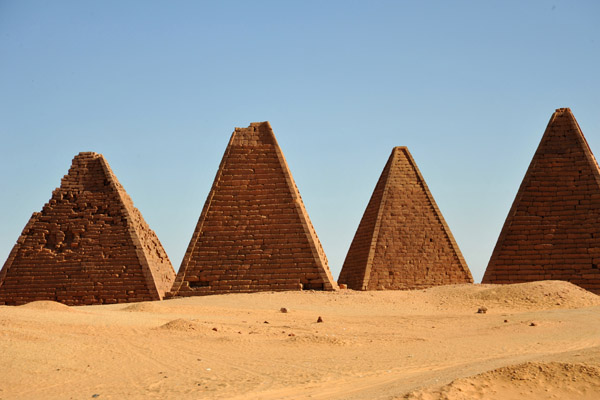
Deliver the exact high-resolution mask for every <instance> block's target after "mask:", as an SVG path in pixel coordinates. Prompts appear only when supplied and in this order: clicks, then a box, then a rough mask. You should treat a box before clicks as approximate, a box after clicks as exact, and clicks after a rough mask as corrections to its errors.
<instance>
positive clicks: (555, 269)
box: [483, 108, 600, 294]
mask: <svg viewBox="0 0 600 400" xmlns="http://www.w3.org/2000/svg"><path fill="white" fill-rule="evenodd" d="M544 279H557V280H565V281H569V282H572V283H574V284H576V285H579V286H581V287H583V288H585V289H588V290H590V291H592V292H595V293H598V294H600V171H599V169H598V163H597V162H596V159H595V158H594V155H593V154H592V151H591V150H590V147H589V145H588V143H587V141H586V140H585V137H584V136H583V133H582V132H581V129H580V128H579V124H578V123H577V121H576V120H575V117H574V116H573V113H571V110H570V109H568V108H559V109H558V110H556V112H555V113H554V114H553V115H552V118H550V122H549V123H548V126H547V127H546V131H545V132H544V136H543V137H542V140H541V142H540V144H539V146H538V148H537V150H536V152H535V154H534V156H533V159H532V161H531V164H530V165H529V169H528V170H527V173H526V174H525V178H523V182H522V183H521V187H520V188H519V191H518V193H517V196H516V198H515V200H514V202H513V205H512V207H511V209H510V212H509V213H508V216H507V218H506V222H505V223H504V227H503V228H502V231H501V233H500V237H499V238H498V242H497V243H496V247H495V248H494V252H493V253H492V257H491V258H490V262H489V264H488V267H487V270H486V271H485V275H484V276H483V283H517V282H529V281H536V280H544Z"/></svg>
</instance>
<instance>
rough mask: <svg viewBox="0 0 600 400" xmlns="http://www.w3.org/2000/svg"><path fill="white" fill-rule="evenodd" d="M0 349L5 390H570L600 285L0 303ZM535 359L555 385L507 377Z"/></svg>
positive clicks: (594, 382)
mask: <svg viewBox="0 0 600 400" xmlns="http://www.w3.org/2000/svg"><path fill="white" fill-rule="evenodd" d="M481 306H485V307H487V309H488V311H487V313H485V314H478V313H477V309H478V308H479V307H481ZM282 307H285V308H287V310H288V312H287V313H282V312H281V311H280V309H281V308H282ZM319 316H320V317H322V319H323V322H322V323H317V318H318V317H319ZM532 323H533V324H532ZM0 362H1V365H2V366H3V371H4V373H3V374H0V399H40V398H44V399H70V398H72V399H85V398H98V399H123V398H132V399H138V398H139V399H142V398H143V399H149V398H150V399H195V398H208V399H211V398H238V399H298V398H313V399H315V398H316V399H331V398H334V399H336V398H337V399H390V398H403V397H404V396H405V395H406V393H409V392H412V393H411V394H410V395H409V396H412V398H422V399H429V398H431V399H441V398H457V399H458V398H469V397H458V396H459V395H460V393H462V392H463V391H466V390H470V391H472V393H476V394H478V395H480V394H481V393H483V394H485V395H488V394H489V395H492V394H494V393H505V394H506V393H508V392H507V390H508V389H506V388H507V387H509V388H512V389H511V390H513V389H514V390H515V393H520V392H518V390H521V389H523V388H525V389H527V390H529V392H528V393H529V394H528V398H529V399H538V398H539V399H541V398H549V397H548V393H554V394H557V395H559V398H569V397H568V396H570V395H571V394H570V393H571V392H560V391H559V389H560V388H563V387H566V386H565V382H566V380H568V379H569V378H570V379H574V378H577V379H578V382H579V381H581V382H580V383H581V385H575V384H573V385H571V386H569V388H570V389H569V390H571V389H572V390H573V391H574V392H573V393H580V394H581V393H583V394H584V395H587V394H585V393H596V392H597V391H598V384H599V382H600V378H598V377H597V375H596V376H594V375H593V374H592V373H588V374H587V375H586V372H585V371H592V372H595V371H596V370H595V369H594V368H598V367H599V366H600V297H599V296H596V295H594V294H592V293H590V292H587V291H584V290H582V289H580V288H578V287H576V286H574V285H571V284H569V283H566V282H557V281H547V282H534V283H527V284H518V285H507V286H495V285H457V286H446V287H437V288H430V289H427V290H422V291H408V292H404V291H401V292H398V291H389V292H354V291H349V290H344V291H340V292H337V293H331V292H283V293H272V292H268V293H254V294H236V295H219V296H207V297H189V298H182V299H173V300H168V301H163V302H153V303H137V304H116V305H106V306H87V307H65V306H62V305H60V304H56V303H51V302H44V304H41V303H38V304H35V303H32V304H29V305H25V306H20V307H7V306H2V307H0ZM519 365H522V366H519ZM508 366H510V368H512V369H503V367H508ZM540 368H541V370H540V371H539V372H537V371H538V370H539V369H540ZM570 368H571V369H570ZM489 371H493V372H489ZM565 371H567V372H568V373H571V374H573V375H568V373H567V372H565ZM569 371H570V372H569ZM534 373H535V374H536V375H535V376H536V379H538V380H539V379H541V378H539V377H543V379H544V381H542V382H544V385H545V387H546V388H548V387H549V388H551V389H552V392H545V394H543V393H542V394H536V393H537V392H535V390H537V389H536V388H535V387H534V386H531V387H528V386H527V385H528V383H527V382H529V381H535V380H536V379H529V380H522V379H520V378H517V380H510V378H509V377H510V376H516V377H531V376H534V375H533V374H534ZM477 374H484V375H483V378H482V377H474V376H475V375H477ZM557 376H558V377H564V380H560V379H558V378H557ZM469 377H472V378H469ZM451 382H453V383H451ZM515 382H516V383H515ZM450 383H451V384H450ZM447 384H450V386H444V385H447ZM519 385H521V386H523V385H525V386H523V388H521V386H519ZM526 386H527V387H526ZM525 389H523V390H525ZM95 395H97V396H96V397H92V396H95ZM419 396H420V397H419ZM443 396H446V397H443ZM536 396H537V397H536ZM560 396H562V397H560ZM565 396H567V397H565ZM409 398H410V397H409ZM484 398H491V397H487V396H485V397H484ZM498 398H507V397H498ZM550 398H551V397H550ZM575 398H578V397H575Z"/></svg>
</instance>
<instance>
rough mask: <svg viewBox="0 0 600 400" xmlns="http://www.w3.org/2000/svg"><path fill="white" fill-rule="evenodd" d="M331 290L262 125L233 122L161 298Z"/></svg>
mask: <svg viewBox="0 0 600 400" xmlns="http://www.w3.org/2000/svg"><path fill="white" fill-rule="evenodd" d="M336 288H337V285H336V283H335V282H334V280H333V279H332V277H331V272H330V271H329V267H328V265H327V258H326V257H325V253H324V252H323V248H322V247H321V243H320V242H319V239H318V238H317V235H316V233H315V230H314V228H313V226H312V224H311V222H310V219H309V218H308V214H307V213H306V210H305V208H304V204H303V203H302V199H301V197H300V194H299V192H298V189H297V187H296V184H295V183H294V180H293V178H292V174H291V173H290V170H289V167H288V165H287V163H286V161H285V159H284V157H283V154H282V153H281V150H280V148H279V145H278V144H277V141H276V139H275V136H274V134H273V131H272V129H271V126H270V124H269V123H268V122H262V123H252V124H251V125H250V126H249V127H248V128H236V129H235V131H234V132H233V134H232V136H231V140H230V141H229V145H228V146H227V149H226V150H225V154H224V156H223V160H222V161H221V165H220V167H219V170H218V172H217V175H216V177H215V180H214V183H213V186H212V189H211V191H210V193H209V195H208V198H207V199H206V203H205V204H204V209H203V210H202V214H201V215H200V219H199V221H198V225H197V226H196V229H195V231H194V234H193V236H192V239H191V241H190V244H189V246H188V249H187V251H186V254H185V256H184V258H183V261H182V264H181V268H180V269H179V273H178V274H177V278H176V280H175V284H174V285H173V289H172V291H171V293H170V294H169V296H197V295H208V294H218V293H234V292H257V291H269V290H276V291H281V290H300V289H317V290H333V289H336Z"/></svg>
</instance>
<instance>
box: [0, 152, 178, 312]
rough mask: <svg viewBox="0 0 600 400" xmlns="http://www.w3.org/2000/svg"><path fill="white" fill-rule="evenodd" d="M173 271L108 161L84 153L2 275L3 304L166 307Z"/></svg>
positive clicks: (35, 218)
mask: <svg viewBox="0 0 600 400" xmlns="http://www.w3.org/2000/svg"><path fill="white" fill-rule="evenodd" d="M174 279H175V271H174V270H173V267H172V266H171V262H170V261H169V258H168V257H167V254H166V253H165V251H164V249H163V247H162V245H161V244H160V241H159V240H158V238H157V237H156V234H155V233H154V232H153V231H152V230H151V229H150V228H149V227H148V225H147V224H146V222H145V221H144V218H143V217H142V215H141V214H140V212H139V211H138V210H137V208H135V207H134V206H133V203H132V202H131V199H130V198H129V196H128V195H127V193H125V190H124V189H123V187H122V186H121V184H120V183H119V182H118V180H117V178H116V177H115V176H114V175H113V173H112V171H111V169H110V167H109V166H108V163H107V162H106V161H105V159H104V157H102V155H100V154H96V153H79V155H77V156H75V158H74V159H73V163H72V165H71V169H70V170H69V173H68V174H67V175H66V176H65V177H64V178H63V179H62V182H61V185H60V187H59V188H58V189H56V190H54V192H53V193H52V198H51V199H50V201H49V202H48V203H46V205H44V208H43V209H42V211H41V212H36V213H34V214H33V215H32V216H31V219H30V220H29V222H28V223H27V225H26V226H25V229H24V230H23V233H22V234H21V236H20V237H19V239H18V240H17V244H16V245H15V246H14V247H13V249H12V251H11V253H10V255H9V256H8V259H7V260H6V263H5V264H4V267H3V268H2V270H1V271H0V304H7V305H19V304H24V303H27V302H30V301H35V300H53V301H58V302H61V303H64V304H67V305H82V304H103V303H124V302H134V301H145V300H160V299H162V297H163V296H164V294H165V292H166V291H168V290H169V289H170V288H171V285H172V284H173V281H174Z"/></svg>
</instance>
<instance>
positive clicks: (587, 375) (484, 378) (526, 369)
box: [404, 362, 600, 400]
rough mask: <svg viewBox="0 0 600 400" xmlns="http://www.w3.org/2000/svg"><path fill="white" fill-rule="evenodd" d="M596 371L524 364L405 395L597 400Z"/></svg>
mask: <svg viewBox="0 0 600 400" xmlns="http://www.w3.org/2000/svg"><path fill="white" fill-rule="evenodd" d="M599 377H600V368H598V367H597V366H589V365H584V364H572V363H558V362H550V363H531V362H530V363H524V364H520V365H517V366H510V367H504V368H499V369H496V370H493V371H490V372H486V373H483V374H479V375H476V376H473V377H470V378H465V379H457V380H455V381H454V382H452V383H450V384H448V385H445V386H443V387H441V388H436V389H426V390H421V391H418V392H413V393H409V394H407V395H406V396H405V397H404V398H405V399H409V400H434V399H436V400H437V399H439V400H442V399H456V400H459V399H460V400H462V399H464V400H468V399H489V400H521V399H526V398H532V397H533V398H541V399H580V400H597V399H598V396H599V395H600V379H599Z"/></svg>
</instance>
